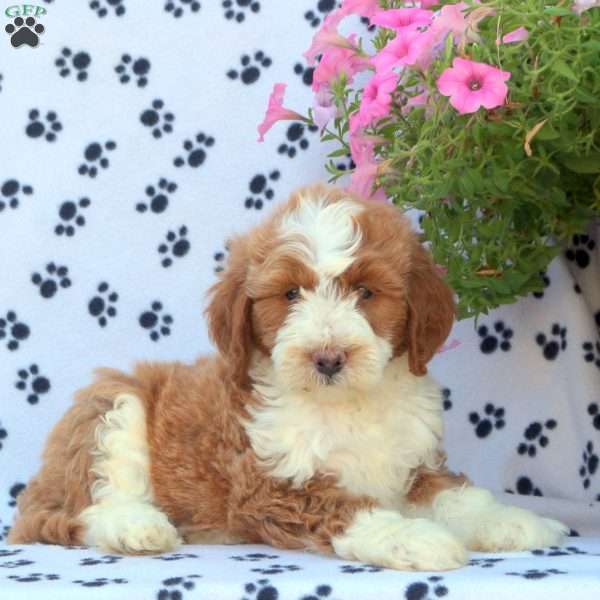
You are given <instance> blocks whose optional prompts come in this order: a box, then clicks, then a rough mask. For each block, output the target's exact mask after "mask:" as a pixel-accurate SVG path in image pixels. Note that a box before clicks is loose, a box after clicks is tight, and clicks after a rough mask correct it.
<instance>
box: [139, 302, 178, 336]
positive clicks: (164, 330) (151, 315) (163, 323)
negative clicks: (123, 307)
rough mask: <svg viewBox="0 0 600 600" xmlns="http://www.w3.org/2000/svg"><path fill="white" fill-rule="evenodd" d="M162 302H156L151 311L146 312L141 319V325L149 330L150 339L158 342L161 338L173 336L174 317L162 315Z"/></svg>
mask: <svg viewBox="0 0 600 600" xmlns="http://www.w3.org/2000/svg"><path fill="white" fill-rule="evenodd" d="M162 310H163V305H162V302H159V301H158V300H155V301H154V302H153V303H152V305H151V307H150V310H145V311H144V312H143V313H142V314H141V315H140V318H139V323H140V325H141V326H142V327H143V328H144V329H146V330H148V332H149V335H150V339H151V340H152V341H153V342H157V341H158V340H159V339H160V338H161V336H167V335H171V325H172V324H173V317H172V316H171V315H167V314H162Z"/></svg>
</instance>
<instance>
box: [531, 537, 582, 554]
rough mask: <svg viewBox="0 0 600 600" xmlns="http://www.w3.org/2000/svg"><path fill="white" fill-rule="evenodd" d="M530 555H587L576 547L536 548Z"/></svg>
mask: <svg viewBox="0 0 600 600" xmlns="http://www.w3.org/2000/svg"><path fill="white" fill-rule="evenodd" d="M569 535H571V534H569ZM531 554H533V555H534V556H576V555H585V554H588V553H587V552H586V551H585V550H581V549H580V548H577V546H550V547H549V548H536V549H535V550H532V551H531Z"/></svg>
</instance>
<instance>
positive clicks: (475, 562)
mask: <svg viewBox="0 0 600 600" xmlns="http://www.w3.org/2000/svg"><path fill="white" fill-rule="evenodd" d="M503 560H504V559H503V558H472V559H471V560H470V561H469V566H470V567H481V568H482V569H493V568H494V567H495V566H496V565H497V564H498V563H501V562H502V561H503Z"/></svg>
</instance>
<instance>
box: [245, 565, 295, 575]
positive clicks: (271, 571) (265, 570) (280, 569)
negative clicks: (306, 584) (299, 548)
mask: <svg viewBox="0 0 600 600" xmlns="http://www.w3.org/2000/svg"><path fill="white" fill-rule="evenodd" d="M250 570H251V571H252V572H253V573H260V574H261V575H279V574H280V573H290V572H292V571H301V570H302V567H299V566H298V565H280V564H273V565H269V566H268V567H256V568H254V569H250Z"/></svg>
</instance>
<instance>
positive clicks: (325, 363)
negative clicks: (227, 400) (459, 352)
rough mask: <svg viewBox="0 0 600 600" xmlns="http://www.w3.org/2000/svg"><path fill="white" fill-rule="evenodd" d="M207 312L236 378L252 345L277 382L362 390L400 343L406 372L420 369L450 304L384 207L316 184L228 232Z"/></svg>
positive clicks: (403, 222)
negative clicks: (250, 226)
mask: <svg viewBox="0 0 600 600" xmlns="http://www.w3.org/2000/svg"><path fill="white" fill-rule="evenodd" d="M207 315H208V322H209V330H210V333H211V336H212V338H213V340H214V341H215V343H216V345H217V347H218V348H219V351H220V352H221V354H222V355H223V356H224V358H225V359H226V360H227V361H228V363H229V365H230V368H231V373H232V377H233V378H234V379H235V380H236V381H238V383H240V384H242V385H243V384H247V383H249V374H248V371H249V366H250V361H251V357H252V355H253V354H254V353H256V352H257V353H259V354H262V355H264V356H266V357H269V358H270V360H271V361H272V367H273V371H274V373H275V378H276V379H277V384H278V386H280V387H283V388H284V389H289V390H297V391H300V390H303V391H312V390H315V389H317V388H324V387H325V386H338V387H344V386H345V387H350V388H354V389H367V388H369V387H370V386H373V385H374V384H376V383H378V382H379V381H380V379H381V377H382V375H383V371H384V369H385V366H386V365H387V364H388V362H389V361H390V360H392V359H393V358H394V357H396V356H400V355H401V354H404V353H408V363H409V367H410V370H411V371H412V373H414V374H415V375H424V374H425V373H426V372H427V368H426V365H427V363H428V362H429V360H430V359H431V358H432V356H433V355H434V353H435V352H436V350H437V349H438V348H439V347H440V346H441V345H442V343H443V342H444V340H445V339H446V337H447V336H448V333H449V331H450V328H451V326H452V322H453V319H454V302H453V298H452V293H451V291H450V290H449V288H448V287H447V286H446V284H445V283H444V282H443V280H442V279H441V277H440V275H439V273H438V271H437V269H436V268H435V265H434V264H433V262H432V260H431V258H430V256H429V254H428V253H427V252H426V251H425V250H424V249H423V248H422V246H421V245H420V243H419V242H418V239H417V237H416V235H415V234H414V233H413V232H412V231H411V228H410V224H409V222H408V221H407V219H406V218H405V217H403V216H402V215H401V214H400V212H399V211H398V210H397V209H396V208H394V207H392V206H388V205H385V204H374V203H366V202H364V201H362V200H360V199H358V198H356V197H353V196H351V195H349V194H348V193H346V192H343V191H342V190H339V189H336V188H331V187H327V186H322V185H318V186H311V187H307V188H303V189H301V190H299V191H298V192H296V193H295V194H294V195H293V196H292V198H291V199H290V200H289V202H288V203H287V204H285V205H283V206H282V207H280V208H279V209H278V210H277V211H276V212H275V213H274V215H273V216H272V217H271V218H270V219H269V220H268V221H267V222H266V223H264V224H263V225H261V226H260V227H258V228H257V229H255V230H254V231H252V232H251V233H250V234H248V235H247V236H244V237H240V238H237V239H234V240H232V241H231V243H230V253H229V262H228V266H227V268H226V269H225V271H224V272H223V273H222V274H221V278H220V280H219V281H218V282H217V283H216V284H215V285H214V286H213V288H212V289H211V291H210V304H209V307H208V309H207Z"/></svg>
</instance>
